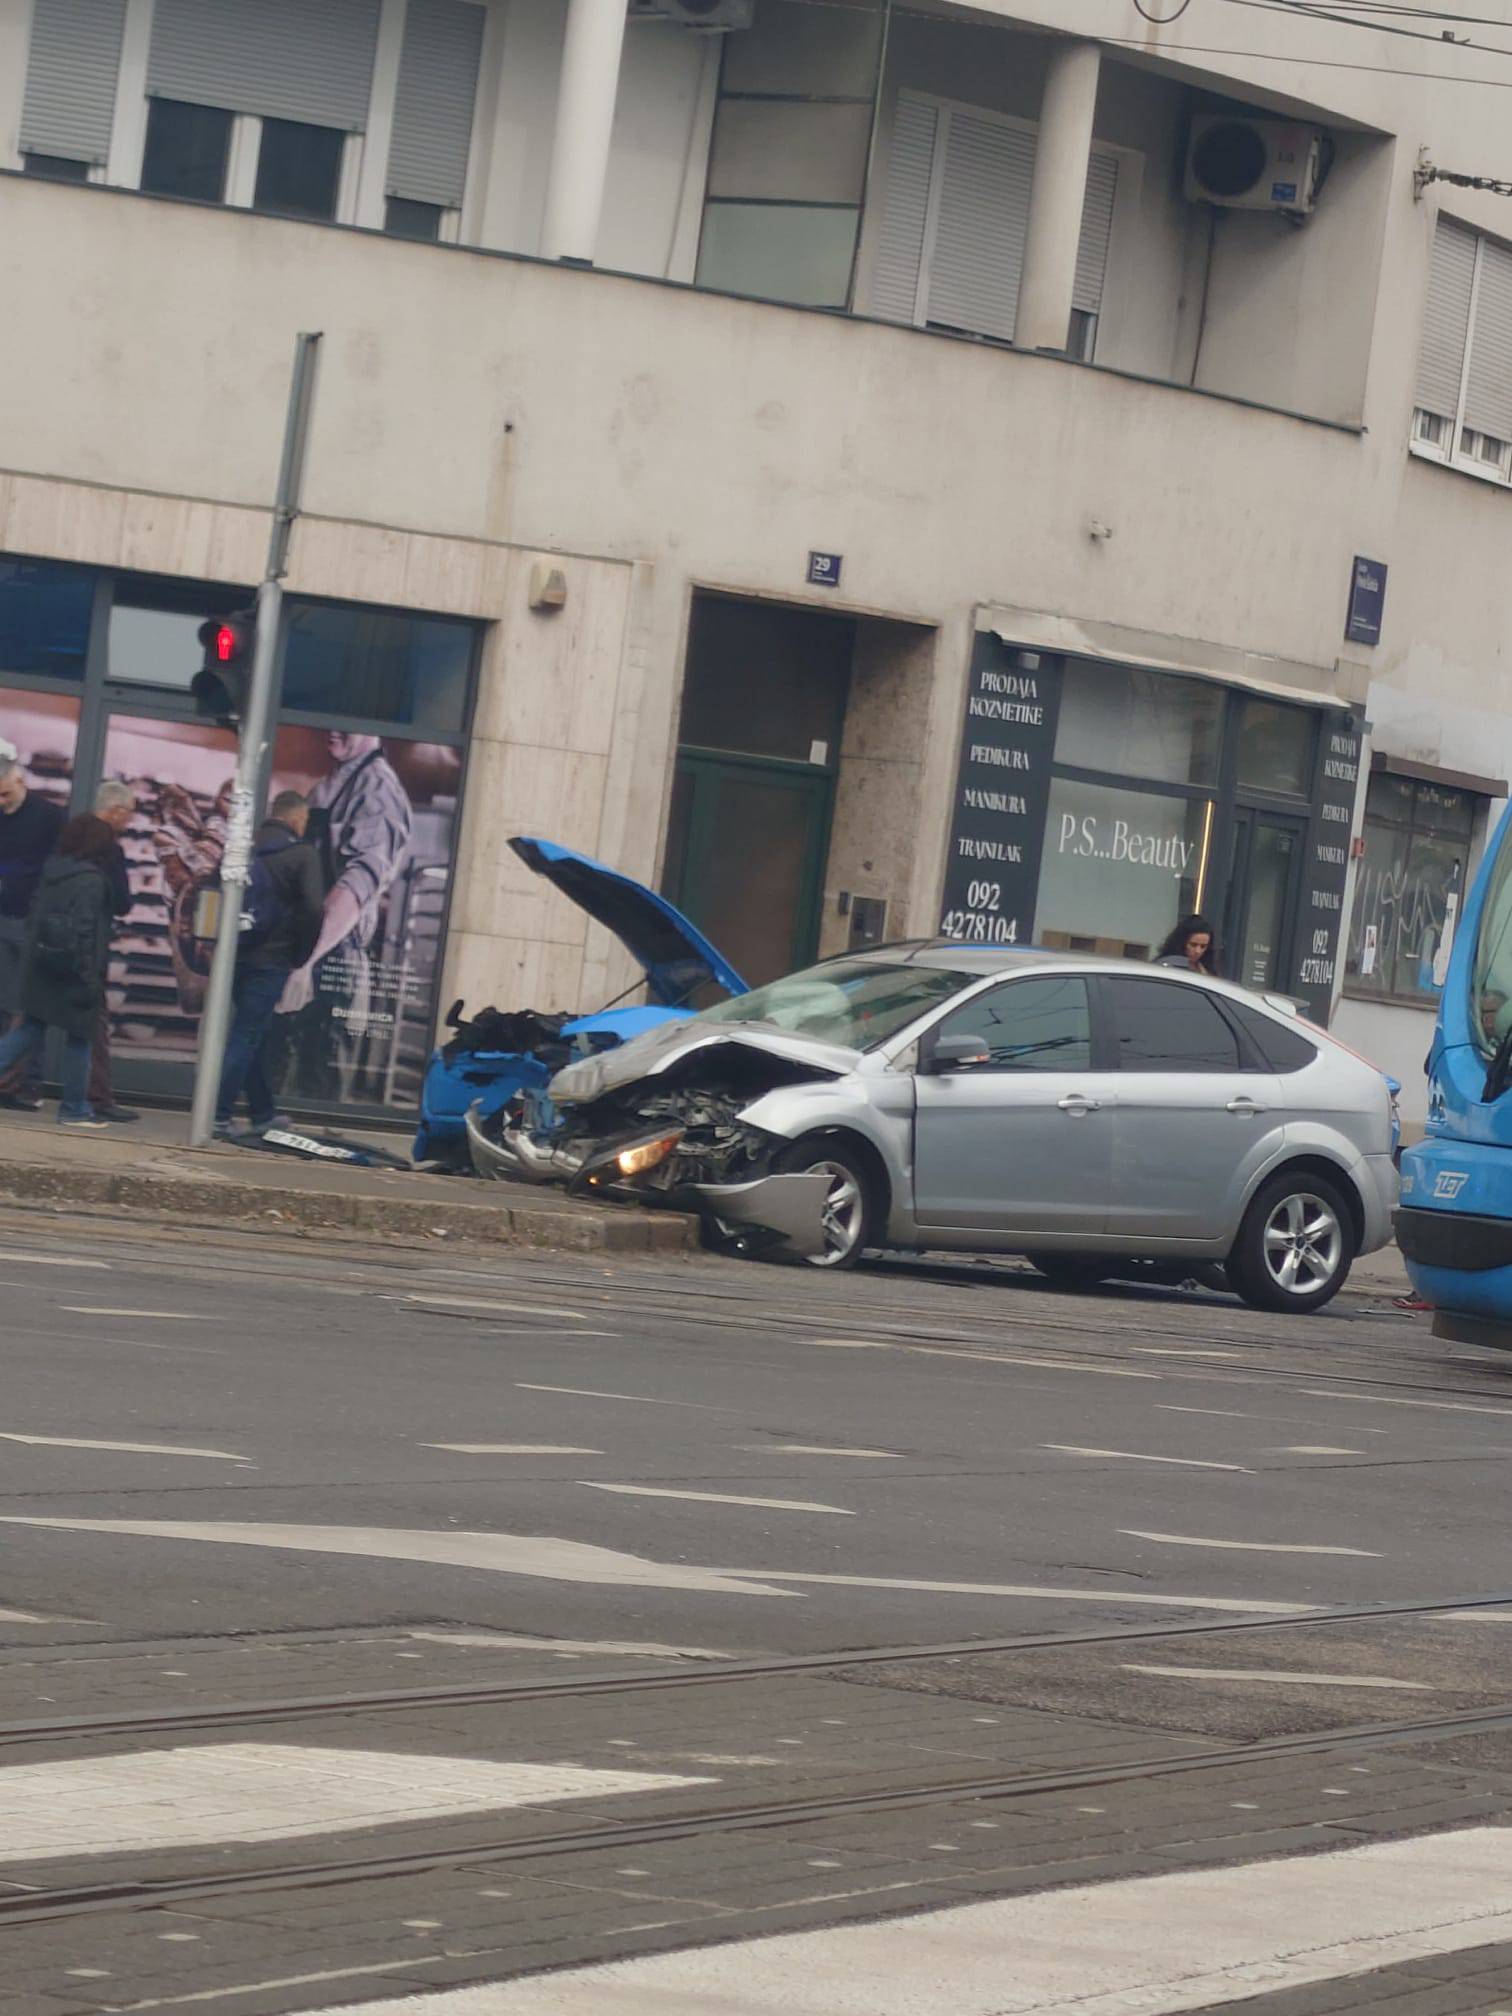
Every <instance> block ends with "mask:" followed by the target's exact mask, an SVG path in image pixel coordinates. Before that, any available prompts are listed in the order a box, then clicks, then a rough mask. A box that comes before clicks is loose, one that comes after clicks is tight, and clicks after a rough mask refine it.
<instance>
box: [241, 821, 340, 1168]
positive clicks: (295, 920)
mask: <svg viewBox="0 0 1512 2016" xmlns="http://www.w3.org/2000/svg"><path fill="white" fill-rule="evenodd" d="M309 821H310V807H309V801H308V800H307V799H305V798H304V797H302V796H301V795H300V793H299V792H298V791H280V792H279V794H278V796H277V797H276V798H275V799H274V800H273V803H272V805H271V806H270V807H269V808H268V817H267V818H266V819H265V820H264V821H263V824H262V826H261V827H260V828H259V829H258V834H257V844H256V847H255V849H254V856H255V859H256V860H257V861H259V862H261V863H262V864H263V867H264V868H265V870H266V873H267V879H268V881H269V882H270V883H271V885H272V908H273V912H274V915H273V920H272V922H271V923H270V924H269V926H268V928H267V929H266V930H264V931H261V932H259V933H257V934H256V935H255V936H249V937H248V938H247V939H245V940H244V942H243V943H242V945H241V946H240V947H239V949H238V953H237V960H236V977H235V979H234V981H233V982H232V991H231V999H232V1003H233V1006H232V1011H231V1030H230V1033H229V1035H228V1036H227V1038H226V1061H225V1064H224V1066H223V1067H222V1070H221V1082H220V1096H219V1098H218V1099H217V1100H216V1102H215V1132H216V1133H217V1134H218V1135H220V1136H221V1137H222V1138H224V1137H225V1136H226V1135H228V1134H230V1132H231V1127H232V1120H231V1116H232V1114H233V1113H234V1112H235V1110H236V1102H237V1100H238V1099H239V1098H240V1096H241V1094H242V1092H243V1091H245V1092H246V1095H247V1110H248V1112H249V1114H250V1115H251V1121H252V1132H253V1133H255V1134H260V1133H262V1132H264V1131H265V1129H267V1128H268V1127H269V1126H271V1125H272V1123H273V1120H274V1119H275V1117H276V1115H275V1113H274V1108H273V1089H272V1087H271V1086H270V1085H269V1083H268V1074H267V1070H266V1068H265V1065H264V1062H263V1047H264V1045H265V1043H266V1041H267V1037H268V1031H269V1029H270V1027H271V1026H272V1022H273V1014H274V1010H275V1009H276V1008H277V1007H278V1002H279V997H280V996H281V995H282V993H283V991H284V988H285V986H286V985H287V983H288V978H289V975H290V974H291V973H292V972H293V971H294V969H295V968H296V967H298V966H302V965H303V964H304V963H305V961H306V960H307V959H308V958H309V956H310V953H311V951H312V949H313V947H314V944H315V941H316V939H317V938H318V937H319V935H320V920H321V914H322V911H323V909H324V906H325V893H326V892H325V877H324V875H323V874H322V872H321V866H320V856H319V854H318V853H317V852H316V850H315V848H314V847H313V846H311V845H310V843H309V842H308V841H307V840H306V839H305V837H304V834H305V828H306V827H307V826H308V824H309Z"/></svg>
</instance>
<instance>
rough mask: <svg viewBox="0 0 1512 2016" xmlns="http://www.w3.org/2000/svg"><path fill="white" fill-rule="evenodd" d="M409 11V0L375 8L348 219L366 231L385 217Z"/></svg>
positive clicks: (391, 0)
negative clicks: (363, 120) (358, 158)
mask: <svg viewBox="0 0 1512 2016" xmlns="http://www.w3.org/2000/svg"><path fill="white" fill-rule="evenodd" d="M408 12H409V0H382V5H381V6H380V8H379V10H378V42H377V46H376V48H375V49H374V51H373V77H372V82H371V83H370V84H369V86H368V115H367V126H366V128H365V130H364V132H363V135H362V166H361V168H360V169H359V171H358V176H357V196H356V201H355V204H354V206H353V215H352V218H351V222H352V223H354V224H361V225H363V226H364V227H365V229H367V230H369V231H381V230H382V229H383V227H384V224H385V223H386V222H387V220H388V163H389V148H390V147H391V146H392V144H393V139H394V106H395V103H396V102H397V100H398V97H399V63H400V59H401V58H402V56H403V54H404V24H405V19H406V17H407V15H408ZM345 221H346V220H345V219H343V222H345Z"/></svg>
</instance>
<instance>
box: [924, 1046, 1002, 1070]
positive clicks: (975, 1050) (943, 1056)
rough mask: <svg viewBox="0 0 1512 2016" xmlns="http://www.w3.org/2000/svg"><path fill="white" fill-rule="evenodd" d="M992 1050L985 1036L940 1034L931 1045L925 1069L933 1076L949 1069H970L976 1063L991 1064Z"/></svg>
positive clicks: (925, 1061) (925, 1060)
mask: <svg viewBox="0 0 1512 2016" xmlns="http://www.w3.org/2000/svg"><path fill="white" fill-rule="evenodd" d="M991 1062H992V1051H991V1050H990V1049H989V1047H988V1044H987V1038H986V1037H985V1036H939V1037H937V1038H936V1039H935V1041H934V1042H933V1043H932V1044H931V1045H930V1049H929V1053H928V1055H927V1056H926V1057H925V1059H924V1067H923V1068H924V1070H925V1071H926V1072H927V1073H928V1074H929V1075H930V1076H932V1077H940V1076H943V1074H944V1073H946V1072H947V1071H969V1070H970V1069H971V1067H972V1066H973V1065H974V1064H990V1063H991Z"/></svg>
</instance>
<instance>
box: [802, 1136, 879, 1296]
mask: <svg viewBox="0 0 1512 2016" xmlns="http://www.w3.org/2000/svg"><path fill="white" fill-rule="evenodd" d="M780 1167H781V1168H782V1169H783V1171H784V1172H785V1173H787V1174H792V1175H796V1174H799V1173H801V1172H803V1171H805V1170H812V1171H814V1172H815V1173H820V1172H823V1173H824V1174H826V1175H828V1176H829V1177H830V1179H831V1181H830V1188H829V1196H828V1198H827V1200H826V1202H825V1209H824V1235H825V1250H824V1252H823V1253H805V1254H802V1255H801V1256H791V1257H798V1258H801V1260H802V1262H803V1264H804V1265H805V1266H806V1267H825V1268H829V1269H832V1270H833V1269H839V1268H843V1267H854V1266H855V1264H856V1262H857V1261H858V1260H859V1259H860V1258H861V1255H862V1254H863V1253H864V1252H865V1251H866V1249H867V1247H868V1246H869V1245H871V1244H872V1237H873V1232H874V1229H875V1226H876V1222H877V1206H876V1195H875V1190H874V1187H873V1184H872V1179H871V1173H870V1171H869V1170H868V1169H867V1167H866V1165H865V1163H864V1162H863V1161H862V1159H861V1157H860V1156H859V1155H858V1154H857V1153H856V1151H855V1150H854V1149H853V1148H851V1147H849V1146H847V1145H846V1143H845V1142H843V1141H824V1140H814V1141H799V1142H796V1143H795V1144H794V1146H793V1147H792V1148H790V1149H789V1150H788V1152H787V1153H786V1154H785V1155H784V1156H783V1158H782V1161H781V1164H780Z"/></svg>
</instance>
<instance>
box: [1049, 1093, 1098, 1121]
mask: <svg viewBox="0 0 1512 2016" xmlns="http://www.w3.org/2000/svg"><path fill="white" fill-rule="evenodd" d="M1056 1104H1057V1105H1058V1106H1059V1107H1060V1110H1061V1111H1062V1113H1070V1114H1071V1115H1072V1116H1073V1117H1074V1116H1075V1115H1076V1114H1078V1113H1095V1112H1096V1111H1097V1107H1098V1101H1097V1100H1096V1099H1089V1098H1088V1097H1087V1095H1086V1093H1085V1092H1068V1093H1067V1094H1066V1096H1065V1098H1064V1099H1058V1100H1057V1101H1056Z"/></svg>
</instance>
